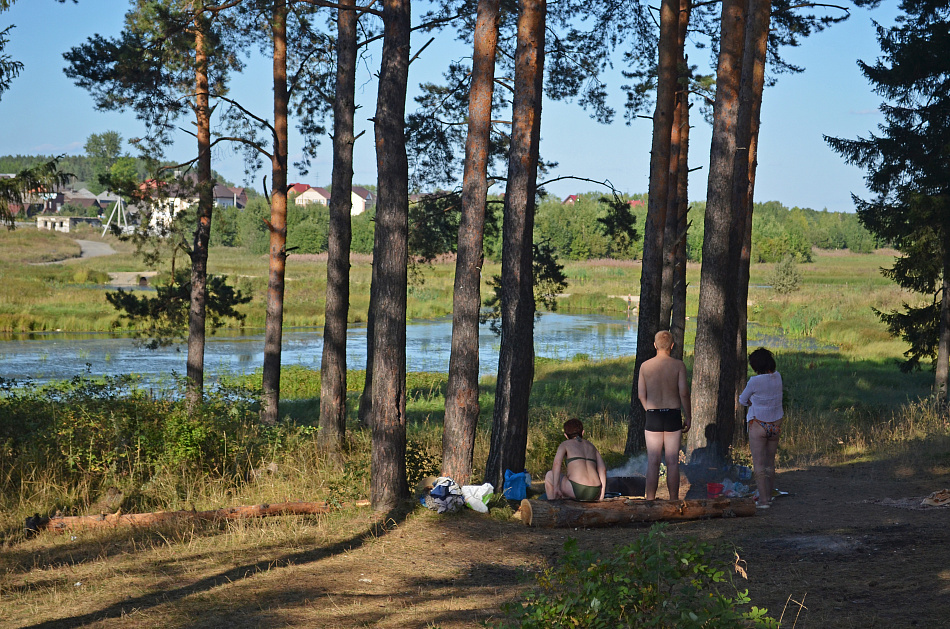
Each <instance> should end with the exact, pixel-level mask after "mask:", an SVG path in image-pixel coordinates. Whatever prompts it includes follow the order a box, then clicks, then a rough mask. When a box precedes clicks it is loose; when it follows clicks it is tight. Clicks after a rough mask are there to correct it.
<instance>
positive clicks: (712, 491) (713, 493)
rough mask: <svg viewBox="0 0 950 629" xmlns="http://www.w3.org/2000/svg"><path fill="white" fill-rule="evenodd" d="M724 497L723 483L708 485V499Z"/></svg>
mask: <svg viewBox="0 0 950 629" xmlns="http://www.w3.org/2000/svg"><path fill="white" fill-rule="evenodd" d="M721 495H722V483H706V497H707V498H718V497H719V496H721Z"/></svg>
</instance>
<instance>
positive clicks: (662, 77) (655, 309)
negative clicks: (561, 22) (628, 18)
mask: <svg viewBox="0 0 950 629" xmlns="http://www.w3.org/2000/svg"><path fill="white" fill-rule="evenodd" d="M678 14H679V0H663V2H662V4H661V5H660V44H659V66H658V68H657V90H656V110H655V111H654V113H653V146H652V149H651V151H650V192H649V200H648V202H647V217H646V225H645V227H644V234H643V265H642V269H641V273H640V311H639V312H640V314H639V317H638V319H637V361H636V364H635V366H634V371H633V385H632V387H631V392H630V424H629V426H628V429H627V445H626V448H625V452H626V453H627V454H632V453H634V452H639V451H641V450H643V448H644V447H645V443H644V437H643V425H644V421H645V419H646V416H645V412H644V410H643V406H642V405H641V404H640V400H639V399H638V398H637V379H638V378H639V375H640V366H641V365H643V363H644V362H645V361H647V360H649V359H650V358H653V357H654V356H656V349H654V347H653V337H654V336H655V335H656V333H657V332H658V331H659V330H660V293H661V289H662V277H663V231H664V229H665V228H666V209H667V198H668V197H669V179H670V138H671V135H672V131H673V111H674V109H675V108H676V77H677V69H676V64H677V60H678V59H679V56H678V54H677V40H678V38H679V17H678Z"/></svg>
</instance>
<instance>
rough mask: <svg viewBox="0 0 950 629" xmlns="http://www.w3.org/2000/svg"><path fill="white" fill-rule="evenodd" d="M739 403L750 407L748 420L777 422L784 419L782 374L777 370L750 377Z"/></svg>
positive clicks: (740, 395)
mask: <svg viewBox="0 0 950 629" xmlns="http://www.w3.org/2000/svg"><path fill="white" fill-rule="evenodd" d="M739 404H742V405H743V406H748V407H749V413H748V414H747V415H746V422H749V421H750V420H753V419H757V420H759V421H760V422H775V421H778V420H780V419H782V416H783V415H784V413H783V412H782V375H781V374H780V373H779V372H777V371H775V372H773V373H764V374H760V375H758V376H752V377H751V378H749V382H748V384H746V385H745V389H743V390H742V393H740V394H739Z"/></svg>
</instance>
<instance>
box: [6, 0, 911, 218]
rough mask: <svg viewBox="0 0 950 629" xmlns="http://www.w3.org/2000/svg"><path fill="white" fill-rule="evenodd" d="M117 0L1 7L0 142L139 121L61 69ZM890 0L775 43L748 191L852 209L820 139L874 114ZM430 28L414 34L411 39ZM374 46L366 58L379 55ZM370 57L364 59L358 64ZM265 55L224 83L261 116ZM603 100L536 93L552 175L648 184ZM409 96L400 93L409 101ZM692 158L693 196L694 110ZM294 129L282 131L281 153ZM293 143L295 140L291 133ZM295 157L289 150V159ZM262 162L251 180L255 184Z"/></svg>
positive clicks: (367, 165) (696, 178) (362, 122)
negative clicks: (5, 75) (870, 75)
mask: <svg viewBox="0 0 950 629" xmlns="http://www.w3.org/2000/svg"><path fill="white" fill-rule="evenodd" d="M128 6H129V2H128V1H127V0H80V2H79V4H71V3H69V4H59V3H56V2H54V0H19V1H18V2H17V4H15V5H14V6H13V8H12V9H11V10H9V11H7V12H4V13H0V28H3V27H5V26H6V25H8V24H15V25H16V28H15V29H14V30H13V31H12V32H11V34H10V40H11V41H10V44H8V46H7V52H8V53H9V54H10V55H11V56H13V57H14V58H15V59H18V60H20V61H22V62H23V63H24V64H25V66H26V67H25V69H24V71H23V73H22V74H21V75H20V77H19V78H18V79H17V80H16V81H15V82H14V84H13V86H12V87H11V88H10V89H9V90H8V91H7V92H5V93H4V95H3V96H2V100H0V154H36V153H41V154H60V153H66V154H82V153H83V148H82V147H83V145H84V144H85V141H86V138H87V137H88V136H89V135H90V134H91V133H100V132H103V131H107V130H115V131H118V132H120V133H121V134H122V135H123V137H125V138H126V139H128V138H131V137H136V136H138V135H140V134H141V133H142V127H141V125H140V124H139V123H138V121H137V120H136V119H135V117H134V116H133V115H132V114H131V113H117V112H98V111H96V110H95V108H94V106H93V102H92V99H91V98H90V96H89V95H88V94H87V93H86V92H85V91H84V90H81V89H80V88H78V87H76V86H74V85H73V84H72V82H71V81H70V80H69V79H67V78H66V76H65V75H64V74H63V71H62V69H63V66H64V65H65V64H64V61H63V58H62V54H63V53H64V52H65V51H67V50H69V49H70V48H71V47H73V46H77V45H79V44H81V43H83V42H84V41H85V40H86V38H87V37H90V36H92V35H93V34H95V33H99V34H102V35H105V36H110V37H111V36H117V35H118V34H119V33H120V32H121V28H122V21H123V16H124V13H125V11H126V10H127V8H128ZM895 14H896V7H894V6H893V3H890V4H888V3H885V6H884V7H882V8H880V9H877V10H874V11H866V10H862V9H855V10H854V11H852V16H851V18H850V19H849V20H848V21H846V22H845V23H843V24H838V25H836V26H833V27H832V28H830V29H828V30H827V31H825V32H823V33H820V34H817V35H813V36H811V37H809V38H807V39H806V40H804V42H803V45H802V46H800V47H799V48H797V49H790V50H786V51H785V56H786V58H787V59H788V60H789V61H790V62H792V63H794V64H795V65H799V66H804V67H805V68H806V71H805V72H804V73H802V74H797V75H781V76H779V77H778V79H779V80H778V84H777V85H776V86H775V87H772V88H769V89H767V91H766V93H765V97H764V102H763V107H762V127H761V135H760V148H759V170H758V178H757V185H756V200H758V201H768V200H777V201H781V202H782V203H784V204H786V205H788V206H800V207H810V208H814V209H818V210H820V209H823V208H827V209H829V210H837V211H852V210H853V205H852V202H851V193H852V192H853V193H857V194H859V195H863V194H865V187H864V183H863V175H862V173H861V172H860V171H859V170H858V169H856V168H853V167H850V166H847V165H845V164H844V163H843V162H842V160H841V158H840V157H839V156H838V155H837V154H835V153H833V152H832V151H831V150H830V149H829V148H828V147H827V145H826V144H825V143H824V141H823V140H822V135H823V134H827V135H836V136H842V137H857V136H859V135H864V136H866V135H867V134H868V133H869V132H871V131H873V130H874V129H875V128H876V126H877V124H878V123H879V122H880V121H881V116H880V114H879V112H878V109H877V108H878V104H879V103H880V98H879V97H878V96H876V95H875V94H873V93H872V92H871V90H870V88H869V86H868V84H867V82H866V80H865V78H864V77H863V76H862V75H861V74H860V72H859V71H858V68H857V65H856V60H857V59H862V60H865V61H872V60H873V59H875V58H876V57H877V56H878V55H879V54H880V51H879V49H878V46H877V41H876V39H875V33H874V29H873V26H872V24H871V20H872V19H875V20H877V21H879V22H881V23H883V24H885V25H890V24H892V23H893V19H894V15H895ZM427 39H428V36H424V35H420V36H418V38H414V39H413V47H414V48H418V47H421V46H422V44H424V43H425V41H426V40H427ZM464 55H465V50H464V49H462V48H458V47H456V46H454V45H452V44H436V45H433V46H431V47H430V48H428V49H427V50H426V51H425V52H423V54H422V56H421V57H420V59H419V60H418V61H417V62H415V63H413V65H412V68H411V74H410V85H411V86H412V85H417V84H418V83H419V82H421V81H426V80H438V79H439V77H440V74H439V73H440V66H441V65H442V64H444V62H445V60H446V59H447V58H449V57H461V56H464ZM706 56H707V55H706V53H705V52H698V53H694V54H693V55H691V57H690V59H691V62H694V63H706ZM378 59H379V55H378V51H376V52H374V53H373V56H372V57H371V60H370V62H369V63H378ZM369 69H370V68H367V67H364V71H368V70H369ZM268 72H269V66H268V65H267V64H266V63H263V62H261V61H258V60H254V61H252V62H251V63H250V64H249V66H248V70H247V72H246V73H245V75H244V76H241V77H238V78H237V79H236V80H235V81H234V82H233V83H232V94H234V95H235V96H237V97H238V98H239V99H241V100H242V101H243V102H249V103H251V104H252V107H254V109H255V111H259V112H262V113H263V114H264V115H266V116H267V117H271V115H270V113H268V112H272V105H271V104H270V103H269V102H268V100H269V93H270V90H269V82H268V81H269V77H268ZM607 81H608V87H609V89H610V91H611V102H612V104H613V105H614V106H615V107H616V109H617V110H618V114H620V115H618V116H617V120H616V121H615V122H614V123H613V124H612V125H610V126H604V125H600V124H598V123H596V122H594V121H593V120H591V119H590V118H589V116H588V115H587V114H586V113H585V112H584V111H582V110H581V109H580V108H579V107H578V106H577V105H576V104H569V103H555V102H550V101H546V102H545V104H544V111H543V116H542V125H541V135H542V145H541V151H542V154H543V156H544V157H545V158H546V159H548V160H553V161H556V162H558V163H559V167H558V169H557V170H556V171H555V173H552V174H551V175H550V176H551V177H554V176H566V175H574V176H577V177H584V178H589V179H593V180H597V181H602V180H604V179H608V180H610V181H611V182H612V183H613V185H614V186H616V187H617V188H618V189H620V190H622V191H625V192H630V193H637V192H645V191H646V189H647V184H648V169H649V159H650V155H649V152H650V133H651V124H650V122H649V121H648V120H645V119H640V120H638V121H637V122H635V123H634V124H633V125H632V126H628V125H626V124H625V123H624V121H623V117H622V107H623V102H624V96H623V94H621V93H620V90H619V86H620V85H621V83H622V82H623V79H622V78H621V77H620V75H619V71H617V72H615V73H613V74H611V75H609V76H608V77H607ZM375 90H376V88H375V83H373V82H372V79H371V78H370V76H369V74H368V72H367V74H365V75H364V76H363V77H362V78H361V79H359V81H358V94H357V101H358V102H360V103H362V105H363V108H362V109H360V110H359V111H358V112H357V132H359V131H361V130H365V131H366V134H365V135H364V136H363V137H362V138H361V139H360V140H359V141H358V142H357V145H356V149H355V164H354V170H355V182H356V183H363V184H371V183H375V179H376V172H375V154H374V147H373V143H372V137H373V131H372V128H371V124H370V123H369V122H368V121H367V118H369V117H371V116H372V113H373V111H374V110H375ZM412 108H413V104H412V103H410V104H409V109H410V110H411V109H412ZM693 125H694V128H693V129H692V131H691V133H692V137H691V142H690V146H691V158H690V167H691V168H697V167H700V168H699V170H696V171H695V172H693V173H692V174H691V176H690V194H689V197H690V199H691V200H702V199H703V198H704V197H705V192H706V173H707V168H706V166H707V164H708V159H709V138H710V129H709V128H708V126H707V125H706V123H705V122H704V121H703V120H701V119H700V117H699V116H698V115H696V116H694V120H693ZM295 141H297V138H295V137H292V138H291V147H290V150H291V156H292V158H293V154H294V153H295V152H298V151H299V148H298V149H296V150H295V146H294V144H295ZM296 143H297V146H298V147H299V142H296ZM323 147H324V149H325V150H324V151H323V153H322V154H321V156H320V157H319V159H318V160H317V161H316V162H315V163H314V166H313V168H312V170H311V173H310V175H308V176H306V177H303V176H299V175H298V174H297V173H292V174H291V181H297V180H301V181H306V182H307V183H310V184H312V185H326V184H327V183H329V180H330V164H331V160H330V145H329V138H327V140H326V142H324V143H323ZM193 151H194V141H193V140H192V139H191V138H190V137H188V136H186V135H184V134H182V136H181V139H180V141H179V144H178V145H176V147H175V148H174V149H173V150H172V152H171V154H170V156H169V157H170V158H171V159H187V158H188V157H189V156H190V154H191V153H193ZM291 161H293V159H292V160H291ZM214 167H215V168H216V169H217V170H218V171H219V172H221V173H222V174H223V175H224V176H225V177H228V178H229V179H231V180H233V181H236V182H239V183H242V182H244V175H243V168H242V166H241V160H240V158H239V157H238V156H237V155H235V154H234V153H232V152H231V151H229V150H227V149H222V150H220V151H218V152H217V153H216V155H215V165H214ZM264 175H268V179H269V173H268V172H267V171H260V172H258V173H257V174H256V175H255V178H254V179H253V181H252V182H250V183H251V185H254V186H255V187H257V188H258V189H259V188H260V182H261V178H262V176H264ZM547 189H548V190H549V192H551V193H553V194H556V195H558V196H561V197H564V196H567V195H568V194H572V193H576V192H585V191H588V190H596V189H598V188H597V187H596V186H595V185H594V184H590V183H587V182H583V181H560V182H556V183H554V184H551V185H549V186H548V187H547Z"/></svg>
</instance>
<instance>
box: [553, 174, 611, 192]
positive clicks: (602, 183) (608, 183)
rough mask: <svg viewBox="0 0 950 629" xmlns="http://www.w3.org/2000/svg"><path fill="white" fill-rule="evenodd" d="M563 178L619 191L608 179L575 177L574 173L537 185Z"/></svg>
mask: <svg viewBox="0 0 950 629" xmlns="http://www.w3.org/2000/svg"><path fill="white" fill-rule="evenodd" d="M565 179H573V180H575V181H586V182H588V183H596V184H597V185H600V186H604V187H605V188H609V189H610V191H611V192H614V193H619V192H620V191H619V190H617V189H616V188H615V187H614V184H612V183H610V180H609V179H604V180H603V181H597V180H596V179H588V178H587V177H575V176H574V175H565V176H563V177H555V178H554V179H548V180H547V181H542V182H540V183H539V184H538V186H539V187H540V186H546V185H548V184H549V183H554V182H555V181H562V180H565Z"/></svg>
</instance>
